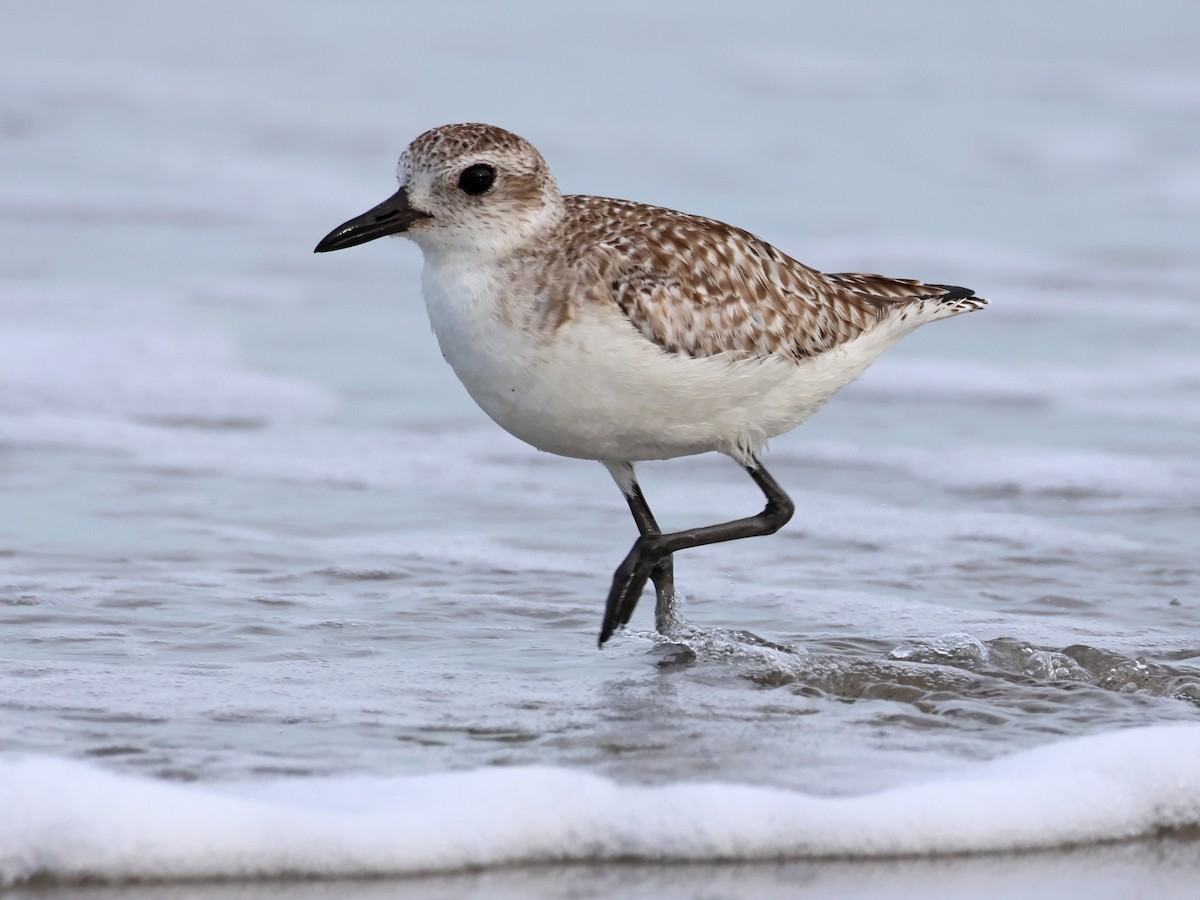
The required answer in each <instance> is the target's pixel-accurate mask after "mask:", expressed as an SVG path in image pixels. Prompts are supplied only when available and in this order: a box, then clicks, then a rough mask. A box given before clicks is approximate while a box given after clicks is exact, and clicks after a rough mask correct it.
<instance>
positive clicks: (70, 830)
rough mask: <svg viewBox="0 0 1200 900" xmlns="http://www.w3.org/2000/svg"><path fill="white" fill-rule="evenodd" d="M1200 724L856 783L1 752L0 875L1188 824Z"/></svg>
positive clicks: (976, 847) (1095, 833) (832, 853)
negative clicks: (352, 771) (116, 765)
mask: <svg viewBox="0 0 1200 900" xmlns="http://www.w3.org/2000/svg"><path fill="white" fill-rule="evenodd" d="M1198 758H1200V726H1195V725H1185V726H1160V727H1153V728H1140V729H1132V730H1128V731H1118V732H1111V733H1108V734H1103V735H1097V736H1092V737H1085V738H1077V739H1073V740H1068V741H1062V742H1060V743H1057V744H1052V745H1049V746H1045V747H1041V748H1038V749H1036V750H1032V751H1026V752H1022V753H1017V754H1014V755H1012V756H1009V757H1007V758H1004V759H1000V760H996V761H993V762H990V763H984V764H978V765H975V766H974V767H971V768H966V769H963V770H960V771H959V772H956V773H954V774H952V775H950V776H944V777H943V778H941V779H940V780H929V781H924V782H921V783H915V784H909V785H906V786H903V787H899V788H893V789H890V790H885V791H881V792H878V793H873V794H866V795H862V796H853V797H823V796H813V795H808V794H802V793H797V792H793V791H787V790H781V789H777V788H766V787H747V786H740V785H732V784H718V783H709V784H699V783H695V784H689V783H678V784H665V785H659V786H643V785H623V784H617V783H615V782H613V781H610V780H607V779H604V778H600V777H597V776H594V775H591V774H587V773H584V772H580V771H574V770H569V769H560V768H541V767H535V768H491V769H478V770H475V771H469V772H449V773H441V774H435V775H422V776H409V777H394V778H365V777H356V778H331V779H286V780H275V781H267V782H248V783H240V784H223V785H211V784H210V785H202V784H179V783H169V782H162V781H154V780H149V779H145V778H139V777H133V776H129V775H120V774H115V773H112V772H107V771H104V770H102V769H98V768H96V767H94V766H91V765H87V764H83V763H79V762H69V761H64V760H59V759H52V758H45V757H27V758H21V759H16V760H8V761H4V762H0V808H3V809H4V816H3V817H2V818H0V883H6V884H13V883H17V882H21V881H24V880H27V879H30V878H33V877H44V878H48V879H51V880H75V879H82V878H100V879H109V880H130V879H167V880H174V879H195V878H232V877H240V878H245V877H268V876H281V875H311V876H349V875H382V874H389V875H400V874H408V873H417V872H433V871H444V872H453V871H461V870H464V869H467V868H471V867H488V866H498V865H508V864H514V863H539V862H541V863H546V862H555V863H562V862H583V861H606V860H618V859H621V860H629V859H637V860H644V861H657V862H675V861H706V860H747V861H749V860H772V859H780V858H794V859H803V858H819V857H846V858H869V857H881V856H924V855H931V854H948V853H986V852H997V851H1007V850H1017V849H1035V848H1055V847H1063V846H1069V845H1079V844H1089V843H1094V842H1099V841H1115V840H1128V839H1136V838H1143V837H1150V836H1154V835H1156V834H1157V833H1159V832H1161V831H1162V830H1164V829H1181V828H1191V827H1196V826H1198V825H1200V768H1198V767H1197V766H1196V760H1197V759H1198Z"/></svg>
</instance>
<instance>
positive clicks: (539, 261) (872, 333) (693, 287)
mask: <svg viewBox="0 0 1200 900" xmlns="http://www.w3.org/2000/svg"><path fill="white" fill-rule="evenodd" d="M398 177H399V181H400V189H399V190H398V191H397V192H396V193H395V194H393V195H392V196H391V197H390V198H388V199H387V200H385V201H384V202H383V203H381V204H379V205H378V206H376V207H375V208H374V209H371V210H369V211H367V212H366V213H364V214H362V215H361V216H358V217H357V218H354V219H351V220H350V221H348V222H346V223H345V224H344V225H340V226H339V227H338V228H336V229H334V230H333V231H332V232H330V234H329V235H328V236H327V237H325V239H324V240H322V241H321V242H320V243H319V244H318V245H317V248H316V249H317V251H318V252H324V251H328V250H341V249H343V248H345V247H353V246H355V245H356V244H362V243H365V242H366V241H371V240H374V239H375V238H378V237H383V236H384V235H389V234H404V235H405V236H407V237H409V238H411V239H412V240H413V241H414V242H415V243H416V244H417V245H418V246H419V247H420V248H421V250H422V252H423V253H424V257H425V267H424V271H423V273H422V279H421V280H422V286H423V292H424V295H425V305H426V308H427V309H428V311H429V319H430V322H431V323H432V325H433V330H434V332H435V333H436V335H437V339H438V343H439V344H440V345H441V349H442V354H443V355H444V356H445V358H446V359H447V360H448V361H449V363H450V365H451V366H452V367H453V368H454V371H455V373H456V374H457V375H458V377H459V378H460V379H461V380H462V383H463V384H464V385H465V386H466V388H467V390H468V391H469V392H470V394H471V396H472V397H473V398H474V399H475V402H476V403H478V404H479V405H480V406H481V407H482V408H483V410H484V411H485V412H486V413H487V414H488V415H489V416H491V417H492V419H494V420H495V421H496V422H497V424H499V425H500V426H501V427H502V428H504V429H506V430H507V431H509V432H511V433H512V434H514V435H515V436H517V437H518V438H520V439H521V440H523V441H526V442H527V443H530V444H532V445H533V446H534V447H537V448H538V449H540V450H545V451H547V452H549V453H557V454H560V455H562V456H571V457H576V458H579V459H594V460H598V461H600V462H601V463H603V464H604V465H605V466H606V467H607V468H608V471H609V472H610V473H611V474H612V477H613V478H614V479H615V480H616V482H617V484H618V485H619V487H620V488H621V491H622V493H623V494H624V496H625V500H626V501H627V502H628V504H629V508H630V510H631V511H632V513H633V518H634V520H635V521H636V522H637V527H638V531H639V532H640V535H641V536H640V537H639V538H638V539H637V541H636V542H635V543H634V545H633V549H632V550H630V552H629V555H628V556H626V558H625V560H624V561H623V562H622V563H621V565H620V566H619V567H618V568H617V571H616V574H615V575H614V577H613V582H612V588H611V590H610V591H609V595H608V602H607V604H606V606H605V610H604V621H603V624H602V626H601V629H600V644H603V643H604V642H605V641H606V640H608V638H609V637H610V636H611V635H612V633H613V631H614V630H615V629H617V628H619V627H621V626H623V625H625V624H626V623H627V622H628V621H629V618H630V616H631V615H632V614H633V610H634V607H635V606H636V604H637V601H638V598H639V597H640V596H641V593H642V590H643V588H644V587H645V585H646V582H647V580H650V581H653V583H654V587H655V593H656V595H657V601H658V602H657V606H656V624H657V625H658V627H659V630H660V631H661V630H663V629H664V628H665V627H666V626H667V625H668V624H669V622H670V621H671V617H672V609H673V603H674V599H675V587H674V571H673V562H672V554H674V553H675V552H676V551H677V550H684V549H688V548H690V547H699V546H702V545H704V544H714V543H718V542H721V541H731V540H736V539H738V538H744V537H751V536H753V535H762V534H772V533H774V532H775V531H778V530H779V529H780V528H781V527H782V526H783V525H784V524H785V523H786V522H787V521H788V519H790V518H791V516H792V512H793V505H792V501H791V500H790V499H789V498H788V496H787V494H785V493H784V492H783V490H782V489H781V488H780V487H779V485H778V484H777V483H776V482H775V480H774V479H773V478H772V477H771V476H770V475H769V474H768V473H767V471H766V469H764V468H763V466H762V463H761V462H760V461H759V458H758V456H759V453H760V451H761V450H762V449H763V446H764V445H765V443H766V441H767V439H768V438H771V437H774V436H776V435H780V434H783V433H784V432H787V431H790V430H792V429H793V428H795V427H796V426H797V425H799V424H800V423H801V422H803V421H804V420H805V419H806V418H808V416H809V415H811V414H812V413H813V412H814V411H815V410H816V409H817V408H818V407H819V406H820V405H821V404H822V403H824V402H825V401H826V400H827V399H829V397H830V396H832V395H833V393H834V392H835V391H837V390H838V389H839V388H842V387H844V386H845V385H847V384H849V383H850V382H851V381H853V380H854V379H855V378H857V377H858V376H859V375H860V374H862V372H863V370H864V369H866V367H867V366H868V365H870V364H871V363H872V362H874V361H875V359H876V358H877V357H878V356H879V355H880V354H881V353H883V351H884V350H886V349H887V348H888V347H889V346H891V345H892V344H893V343H895V342H896V341H897V340H899V339H900V338H901V337H903V336H904V335H906V334H908V333H909V332H910V331H913V330H914V329H915V328H917V327H918V326H920V325H924V324H925V323H926V322H932V321H934V320H936V319H944V318H948V317H949V316H955V315H958V314H959V313H964V312H970V311H972V310H977V309H979V308H981V307H982V306H983V305H984V304H985V303H986V302H987V301H985V300H983V299H981V298H978V297H975V296H974V294H973V292H971V291H969V290H967V289H966V288H961V287H952V286H949V285H942V284H923V283H921V282H919V281H913V280H909V279H900V278H887V277H884V276H881V275H861V274H826V273H822V272H818V271H817V270H815V269H811V268H809V267H808V266H805V265H803V264H802V263H799V262H797V261H796V260H794V259H792V258H791V257H789V256H788V255H787V254H785V253H783V252H781V251H779V250H777V249H776V248H774V247H772V246H771V245H770V244H768V243H767V242H766V241H764V240H761V239H760V238H757V237H755V236H754V235H752V234H750V233H749V232H746V231H742V230H741V229H740V228H734V227H733V226H731V225H726V224H724V223H723V222H717V221H715V220H713V219H706V218H702V217H700V216H692V215H687V214H685V213H680V212H676V211H674V210H670V209H662V208H660V207H655V206H647V205H645V204H642V203H634V202H631V201H628V200H610V199H606V198H603V197H586V196H576V195H571V196H565V197H564V196H563V195H562V194H561V193H560V192H559V189H558V185H557V184H556V183H555V181H554V178H553V176H552V175H551V174H550V169H549V167H548V166H547V165H546V162H545V160H543V159H542V155H541V154H540V153H539V152H538V151H537V150H536V149H535V148H534V147H533V145H531V144H530V143H528V142H527V141H525V140H523V139H522V138H520V137H517V135H515V134H512V133H510V132H508V131H504V130H503V129H501V128H497V127H495V126H492V125H476V124H470V125H445V126H443V127H441V128H435V129H433V130H432V131H427V132H426V133H425V134H423V135H421V136H420V137H418V138H417V139H416V140H414V141H413V142H412V143H411V144H410V145H409V146H408V149H407V150H405V151H404V153H403V154H402V155H401V157H400V163H399V168H398ZM710 450H715V451H717V452H719V453H724V454H727V455H728V456H731V457H732V458H733V459H734V460H736V461H737V462H738V463H740V464H741V465H742V466H743V467H744V468H745V469H746V471H747V472H748V473H749V474H750V477H751V478H753V479H754V481H755V483H756V484H757V485H758V486H759V488H760V489H761V490H762V492H763V493H764V494H765V495H766V498H767V505H766V508H765V509H763V511H762V512H761V513H759V514H758V515H755V516H749V517H747V518H743V519H737V520H735V521H732V522H724V523H722V524H718V525H709V526H705V527H700V528H693V529H690V530H687V531H680V532H672V533H663V532H662V531H661V530H660V529H659V527H658V523H657V522H656V521H655V519H654V515H653V513H651V511H650V507H649V506H648V505H647V503H646V499H645V497H644V496H643V495H642V491H641V488H640V487H639V486H638V482H637V479H636V477H635V475H634V469H633V464H634V463H635V462H637V461H639V460H651V459H671V458H674V457H677V456H689V455H691V454H694V453H705V452H708V451H710Z"/></svg>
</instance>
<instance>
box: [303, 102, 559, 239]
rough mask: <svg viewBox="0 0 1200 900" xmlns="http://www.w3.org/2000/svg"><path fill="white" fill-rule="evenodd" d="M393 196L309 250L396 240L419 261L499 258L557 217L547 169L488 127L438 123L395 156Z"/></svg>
mask: <svg viewBox="0 0 1200 900" xmlns="http://www.w3.org/2000/svg"><path fill="white" fill-rule="evenodd" d="M396 176H397V178H398V179H399V181H400V190H398V191H397V192H396V193H395V194H393V195H392V196H391V197H389V198H388V199H387V200H385V201H383V203H380V204H379V205H378V206H376V207H374V208H373V209H370V210H368V211H367V212H365V213H363V214H362V215H361V216H357V217H355V218H353V219H351V220H350V221H348V222H346V223H344V224H342V225H339V226H338V227H337V228H335V229H334V230H333V231H331V232H330V233H329V234H328V235H327V236H326V237H325V238H324V239H323V240H322V241H321V242H320V243H319V244H317V248H316V251H317V252H318V253H324V252H326V251H329V250H341V249H343V248H345V247H353V246H355V245H356V244H364V243H366V242H367V241H373V240H374V239H375V238H378V237H383V236H384V235H388V234H404V235H406V236H407V237H409V238H411V239H412V240H413V241H414V242H416V244H417V245H418V246H420V247H421V249H422V250H423V251H424V252H425V253H426V254H427V255H434V256H441V255H452V254H456V253H464V254H470V255H472V256H474V257H476V258H503V257H505V256H507V255H509V254H510V253H512V252H513V251H514V250H516V249H517V248H518V247H521V246H522V245H525V244H527V243H529V242H530V241H532V240H533V239H535V238H536V237H537V236H538V235H539V234H541V233H542V232H544V231H545V230H546V229H548V228H550V227H552V226H553V225H554V223H555V222H556V221H557V220H558V219H559V218H560V217H561V216H562V215H563V199H562V194H561V193H559V190H558V185H557V184H555V181H554V177H553V176H552V175H551V174H550V168H549V166H547V165H546V161H545V160H544V159H542V155H541V154H540V153H538V151H537V149H536V148H535V147H534V146H533V145H532V144H530V143H529V142H528V141H526V140H524V139H523V138H520V137H518V136H517V135H515V134H513V133H511V132H508V131H505V130H504V129H502V128H497V127H495V126H494V125H475V124H468V125H443V126H441V127H440V128H434V129H433V130H431V131H427V132H425V133H424V134H422V135H421V136H420V137H418V138H417V139H416V140H414V141H413V142H412V143H411V144H409V145H408V148H407V149H406V150H405V151H404V152H403V153H402V154H401V155H400V162H399V165H398V166H397V171H396Z"/></svg>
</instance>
